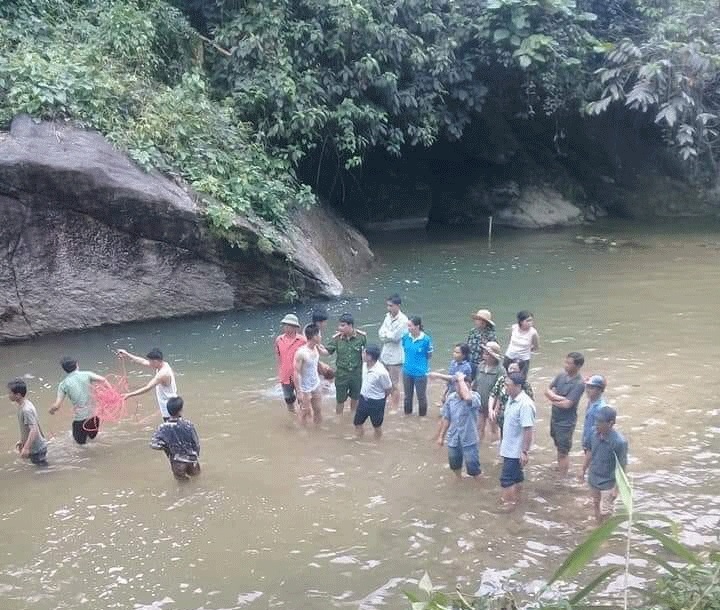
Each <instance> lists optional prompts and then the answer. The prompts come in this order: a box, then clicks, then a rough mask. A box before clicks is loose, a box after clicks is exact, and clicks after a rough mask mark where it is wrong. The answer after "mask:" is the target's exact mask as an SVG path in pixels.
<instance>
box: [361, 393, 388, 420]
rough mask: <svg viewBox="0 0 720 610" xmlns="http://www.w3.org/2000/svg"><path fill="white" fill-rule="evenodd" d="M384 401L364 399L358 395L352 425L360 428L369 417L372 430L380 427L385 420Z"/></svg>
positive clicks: (381, 399)
mask: <svg viewBox="0 0 720 610" xmlns="http://www.w3.org/2000/svg"><path fill="white" fill-rule="evenodd" d="M385 401H386V399H385V398H380V399H376V398H365V397H364V396H362V395H360V400H359V401H358V406H357V410H356V411H355V419H354V420H353V425H355V426H362V425H363V424H364V423H365V420H366V419H367V418H368V417H369V418H370V423H372V425H373V428H379V427H380V426H382V425H383V419H385Z"/></svg>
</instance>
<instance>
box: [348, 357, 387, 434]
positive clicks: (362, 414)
mask: <svg viewBox="0 0 720 610" xmlns="http://www.w3.org/2000/svg"><path fill="white" fill-rule="evenodd" d="M379 358H380V348H379V347H378V346H377V345H368V346H367V347H366V348H365V352H364V353H363V361H364V366H363V380H362V387H361V388H360V400H359V401H358V407H357V410H356V411H355V419H354V420H353V424H354V425H355V432H356V434H357V435H358V436H359V437H360V436H362V435H363V432H364V430H363V424H364V423H365V420H367V418H368V417H369V418H370V423H372V425H373V429H374V430H375V438H380V437H381V436H382V424H383V419H384V417H385V402H386V401H387V397H388V395H389V394H390V391H391V389H392V387H393V385H392V381H391V380H390V375H389V373H388V372H387V369H386V368H385V367H384V366H383V364H382V362H380V361H379Z"/></svg>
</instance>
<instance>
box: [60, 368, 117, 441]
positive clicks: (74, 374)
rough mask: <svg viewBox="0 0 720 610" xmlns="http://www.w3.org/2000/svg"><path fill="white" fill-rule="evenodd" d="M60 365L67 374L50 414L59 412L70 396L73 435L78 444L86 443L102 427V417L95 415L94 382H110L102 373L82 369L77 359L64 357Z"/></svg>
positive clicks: (61, 383)
mask: <svg viewBox="0 0 720 610" xmlns="http://www.w3.org/2000/svg"><path fill="white" fill-rule="evenodd" d="M60 366H62V368H63V370H64V371H65V372H66V373H67V375H66V376H65V379H63V380H62V381H61V382H60V385H58V393H57V398H56V399H55V402H54V403H53V406H52V407H50V415H54V414H55V413H57V411H58V409H59V408H60V407H61V406H62V403H63V401H64V400H65V398H69V399H70V402H71V403H72V406H73V423H72V435H73V438H74V439H75V442H76V443H78V445H84V444H85V443H87V439H88V438H91V439H92V438H95V437H96V436H97V433H98V430H99V429H100V419H99V418H98V417H97V416H96V415H95V405H94V403H93V398H92V384H93V383H97V382H100V383H105V384H107V385H110V383H109V382H108V380H107V379H105V377H102V376H101V375H97V374H95V373H91V372H90V371H81V370H80V367H79V366H78V362H77V360H74V359H72V358H63V359H62V360H61V361H60Z"/></svg>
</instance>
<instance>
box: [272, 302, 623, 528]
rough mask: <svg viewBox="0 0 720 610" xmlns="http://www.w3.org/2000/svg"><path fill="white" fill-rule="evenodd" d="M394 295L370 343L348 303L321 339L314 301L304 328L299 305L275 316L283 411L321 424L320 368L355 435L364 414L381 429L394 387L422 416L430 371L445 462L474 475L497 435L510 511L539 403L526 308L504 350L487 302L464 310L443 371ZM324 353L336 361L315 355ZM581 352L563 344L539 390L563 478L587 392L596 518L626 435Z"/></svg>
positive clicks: (534, 337) (586, 434)
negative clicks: (466, 327)
mask: <svg viewBox="0 0 720 610" xmlns="http://www.w3.org/2000/svg"><path fill="white" fill-rule="evenodd" d="M401 305H402V300H401V298H400V297H399V296H398V295H392V296H390V297H388V298H387V300H386V307H387V313H386V315H385V318H384V319H383V321H382V324H381V325H380V328H379V330H378V337H377V340H376V341H373V342H370V341H369V340H368V336H367V333H365V332H364V331H362V330H360V329H358V328H356V326H355V321H354V319H353V316H352V315H351V314H349V313H344V314H342V315H341V316H340V318H339V323H338V327H337V331H336V332H334V333H333V334H332V336H331V337H330V338H329V339H328V340H327V341H325V340H323V332H324V331H325V327H326V325H327V321H328V316H327V313H326V312H325V311H324V310H322V309H316V310H313V313H312V319H311V320H310V322H309V323H308V324H307V325H305V326H304V327H301V324H300V321H299V319H298V317H297V316H296V315H295V314H287V315H286V316H285V317H284V318H283V319H282V321H281V325H282V333H281V334H280V335H279V336H278V337H277V338H276V339H275V355H276V358H277V364H278V372H279V378H280V383H281V385H282V391H283V399H284V402H285V405H286V407H287V410H288V412H289V413H290V414H291V415H292V416H293V417H296V418H297V420H298V421H299V422H300V423H301V424H303V425H305V424H306V423H308V422H309V421H313V422H315V423H319V422H320V421H321V420H322V410H321V400H322V394H323V378H324V379H326V380H331V379H333V378H334V380H335V400H336V409H335V412H336V414H337V415H342V414H343V412H344V410H345V404H346V402H347V400H348V399H349V400H350V411H351V413H353V414H354V415H353V424H354V426H355V430H356V434H357V435H358V436H362V435H363V433H364V426H365V423H366V421H367V419H370V422H371V424H372V427H373V430H374V434H375V437H376V438H380V437H381V436H382V425H383V421H384V417H385V409H386V405H389V407H390V408H391V409H392V410H397V409H399V406H400V398H401V388H402V393H403V411H404V413H405V415H412V413H413V412H414V402H415V397H417V405H418V407H417V412H418V415H419V416H420V417H424V416H426V415H427V414H428V382H429V380H438V381H441V382H443V383H444V384H445V388H444V392H443V397H442V410H441V415H440V422H439V424H438V429H437V434H436V440H437V443H438V445H440V446H443V445H446V446H447V449H448V463H449V466H450V469H451V470H452V471H453V472H454V473H455V475H456V476H457V477H458V478H461V477H462V468H463V465H464V466H465V470H466V472H467V474H468V475H469V476H470V477H473V478H479V477H480V476H481V475H482V470H481V466H480V458H479V448H480V442H481V441H482V440H483V439H484V438H486V437H490V438H493V439H495V438H497V439H498V440H499V447H498V449H499V454H500V457H501V458H502V471H501V474H500V486H501V489H502V494H501V500H502V503H503V507H504V508H505V509H506V510H512V509H513V508H514V507H515V506H516V505H517V504H518V503H519V502H520V499H521V489H522V483H523V481H524V478H525V477H524V469H525V466H526V465H527V463H528V461H529V453H530V450H531V448H532V445H533V441H534V434H535V419H536V407H535V403H534V394H533V390H532V387H531V385H530V383H529V382H528V379H527V376H528V373H529V371H530V361H531V358H532V356H533V354H534V353H535V352H536V351H537V350H538V348H539V335H538V332H537V330H536V329H535V327H534V320H533V316H532V314H531V313H530V312H529V311H520V312H519V313H518V314H517V321H516V323H515V324H513V325H512V330H511V333H510V338H509V342H508V347H507V349H506V350H505V351H504V352H503V350H502V348H501V346H500V344H499V343H498V341H497V332H496V329H495V323H494V321H493V318H492V313H491V312H490V311H489V310H488V309H480V310H478V311H477V312H476V313H475V314H473V315H472V319H473V322H474V325H473V328H472V329H471V330H470V332H469V334H468V336H467V339H466V340H465V341H464V342H462V343H458V344H456V345H455V346H454V348H453V352H452V359H451V361H450V363H449V365H448V368H447V372H437V371H431V370H430V362H431V358H432V356H433V351H434V349H433V343H432V339H431V338H430V336H429V335H427V334H426V333H425V332H424V329H423V323H422V319H421V318H420V317H418V316H410V317H408V316H406V315H405V314H404V313H403V312H402V309H401ZM332 355H335V368H334V369H333V368H331V367H330V366H329V365H327V364H326V363H324V362H323V361H322V360H321V359H320V358H321V356H332ZM584 362H585V359H584V357H583V355H582V354H580V353H579V352H570V353H569V354H568V355H567V357H566V358H565V362H564V365H563V370H562V371H561V372H560V373H559V374H558V375H557V376H556V377H555V378H554V379H553V380H552V382H551V383H550V385H549V387H548V388H547V389H546V390H545V392H544V396H545V398H546V399H547V400H548V402H549V403H550V404H551V408H552V409H551V418H550V436H551V438H552V439H553V442H554V443H555V447H556V449H557V467H558V471H559V473H560V476H562V477H566V476H567V475H568V471H569V454H570V451H571V449H572V441H573V434H574V431H575V427H576V423H577V410H578V404H579V402H580V399H581V398H582V396H583V394H586V395H587V397H588V406H587V410H586V414H585V419H584V423H583V432H582V446H583V450H584V460H583V464H582V467H581V469H580V470H579V472H578V478H579V479H581V480H584V479H585V476H586V474H588V483H589V486H590V489H591V492H592V498H593V503H594V508H595V517H596V519H597V521H598V522H601V521H603V520H605V519H607V518H608V517H609V516H610V515H611V514H612V512H613V505H614V501H615V498H616V497H617V485H616V480H615V468H616V464H617V465H618V466H619V467H620V468H623V469H624V468H625V467H626V465H627V442H626V441H625V439H624V438H623V437H622V435H621V434H620V433H619V432H618V431H617V430H615V429H614V424H615V420H616V412H615V410H614V409H612V408H611V407H609V406H608V405H607V404H606V402H605V400H604V397H603V393H604V391H605V388H606V381H605V378H604V377H603V376H602V375H591V376H589V377H588V378H584V377H583V376H582V375H581V374H580V369H581V368H582V367H583V365H584Z"/></svg>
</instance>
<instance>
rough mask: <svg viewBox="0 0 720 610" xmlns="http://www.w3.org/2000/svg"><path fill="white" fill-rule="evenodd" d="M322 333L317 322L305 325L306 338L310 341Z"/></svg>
mask: <svg viewBox="0 0 720 610" xmlns="http://www.w3.org/2000/svg"><path fill="white" fill-rule="evenodd" d="M319 334H320V327H319V326H318V325H317V324H308V325H307V326H306V327H305V338H306V339H307V340H308V341H310V339H313V338H315V337H317V336H318V335H319Z"/></svg>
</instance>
